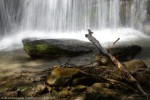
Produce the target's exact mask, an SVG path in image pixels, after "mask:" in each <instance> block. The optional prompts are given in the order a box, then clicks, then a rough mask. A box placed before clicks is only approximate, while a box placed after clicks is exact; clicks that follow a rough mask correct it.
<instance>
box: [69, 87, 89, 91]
mask: <svg viewBox="0 0 150 100" xmlns="http://www.w3.org/2000/svg"><path fill="white" fill-rule="evenodd" d="M86 88H87V87H86V86H84V85H77V86H74V87H72V88H71V91H72V92H82V91H84V90H86Z"/></svg>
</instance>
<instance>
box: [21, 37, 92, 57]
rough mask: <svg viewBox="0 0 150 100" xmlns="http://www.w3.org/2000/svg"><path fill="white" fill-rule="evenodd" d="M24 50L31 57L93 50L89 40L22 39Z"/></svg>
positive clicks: (69, 55) (61, 55)
mask: <svg viewBox="0 0 150 100" xmlns="http://www.w3.org/2000/svg"><path fill="white" fill-rule="evenodd" d="M22 42H23V46H24V50H25V51H26V52H27V53H28V54H29V55H30V56H31V57H32V58H58V57H72V56H79V55H82V54H86V53H90V52H92V51H93V45H92V43H90V42H84V41H80V40H74V39H41V40H38V39H32V38H31V39H30V38H28V39H24V40H23V41H22Z"/></svg>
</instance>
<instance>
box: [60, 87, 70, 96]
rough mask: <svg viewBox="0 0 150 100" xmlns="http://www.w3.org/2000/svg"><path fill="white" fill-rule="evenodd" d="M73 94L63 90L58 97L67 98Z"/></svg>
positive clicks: (65, 89)
mask: <svg viewBox="0 0 150 100" xmlns="http://www.w3.org/2000/svg"><path fill="white" fill-rule="evenodd" d="M72 94H73V93H72V92H71V91H69V90H68V89H67V88H64V89H63V90H62V91H61V92H59V96H60V97H67V96H70V95H72Z"/></svg>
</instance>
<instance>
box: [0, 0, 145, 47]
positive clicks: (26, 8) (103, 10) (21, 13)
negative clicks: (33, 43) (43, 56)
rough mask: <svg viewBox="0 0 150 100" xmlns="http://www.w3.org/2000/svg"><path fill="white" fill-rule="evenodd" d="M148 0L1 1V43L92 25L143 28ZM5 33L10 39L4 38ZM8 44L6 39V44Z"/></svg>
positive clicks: (73, 31)
mask: <svg viewBox="0 0 150 100" xmlns="http://www.w3.org/2000/svg"><path fill="white" fill-rule="evenodd" d="M147 1H148V0H0V35H1V42H4V41H6V40H7V42H8V41H9V42H10V41H11V40H12V41H13V42H14V40H13V39H12V37H16V38H18V41H21V39H23V38H25V37H32V36H33V37H42V36H43V37H49V38H51V37H53V36H58V35H57V33H78V32H80V33H81V31H86V30H87V29H88V28H89V29H92V30H95V31H101V30H102V31H103V30H105V29H110V30H114V29H120V28H132V29H135V30H140V31H141V30H142V25H143V22H144V20H146V17H147V8H148V7H147V5H146V4H147ZM120 30H121V29H120ZM26 31H28V32H26ZM29 31H32V32H29ZM106 31H107V30H106ZM128 31H129V30H128ZM43 32H44V33H43ZM45 32H46V33H47V34H45ZM107 32H108V31H107ZM109 32H110V33H114V32H113V31H109ZM122 32H123V31H122ZM33 33H34V34H33ZM38 33H39V34H38ZM52 33H54V34H52ZM118 33H121V32H118ZM129 33H131V30H130V32H129ZM4 34H5V37H6V38H2V36H3V35H4ZM12 34H14V35H13V36H12ZM67 36H69V35H67ZM67 36H65V37H67ZM8 37H9V39H8ZM58 37H59V36H58ZM71 37H72V38H74V37H73V36H70V37H69V38H71ZM79 37H81V36H79ZM114 37H115V36H114ZM10 38H11V39H10ZM115 38H116V37H115ZM16 40H17V39H16ZM110 40H111V39H110ZM18 41H15V42H18ZM104 41H105V40H104ZM5 44H6V42H5V43H3V45H5ZM8 44H9V43H8ZM11 44H12V43H11ZM0 46H1V43H0ZM6 47H7V46H6Z"/></svg>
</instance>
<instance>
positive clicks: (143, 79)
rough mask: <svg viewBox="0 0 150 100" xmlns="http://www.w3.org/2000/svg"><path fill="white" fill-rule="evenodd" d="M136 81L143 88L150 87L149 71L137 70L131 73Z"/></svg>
mask: <svg viewBox="0 0 150 100" xmlns="http://www.w3.org/2000/svg"><path fill="white" fill-rule="evenodd" d="M132 75H133V76H134V77H135V78H136V79H137V81H138V82H139V83H140V84H142V86H144V87H146V88H147V87H150V69H145V70H144V69H143V70H138V71H135V72H134V73H132Z"/></svg>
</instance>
